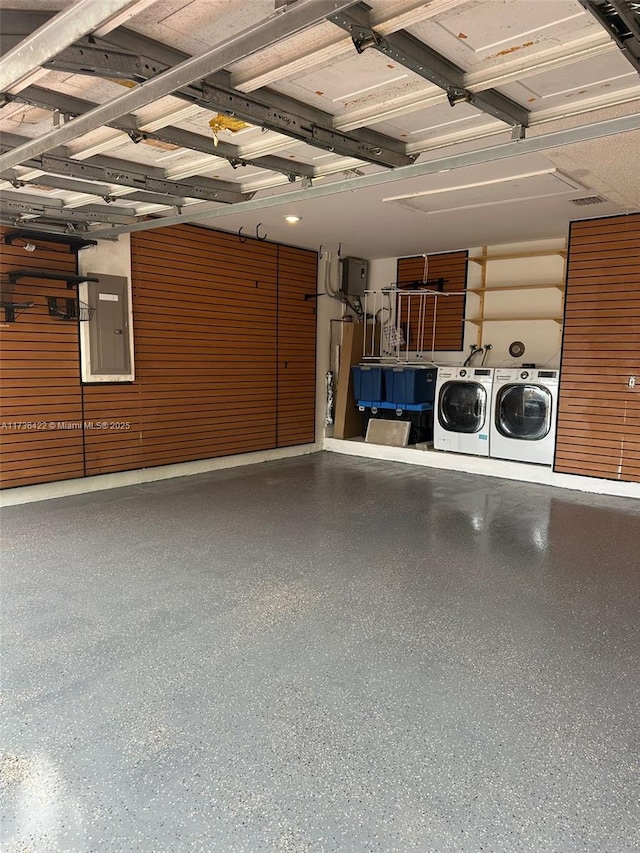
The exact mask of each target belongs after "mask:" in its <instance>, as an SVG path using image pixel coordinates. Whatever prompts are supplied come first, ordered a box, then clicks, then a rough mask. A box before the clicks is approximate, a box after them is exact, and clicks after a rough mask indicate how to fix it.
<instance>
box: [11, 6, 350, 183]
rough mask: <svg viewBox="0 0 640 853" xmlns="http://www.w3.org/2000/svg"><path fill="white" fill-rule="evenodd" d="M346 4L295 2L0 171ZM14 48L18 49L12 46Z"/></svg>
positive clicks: (38, 143) (20, 153)
mask: <svg viewBox="0 0 640 853" xmlns="http://www.w3.org/2000/svg"><path fill="white" fill-rule="evenodd" d="M348 5H350V3H345V2H336V0H297V3H295V4H294V5H293V6H292V7H290V8H288V9H287V11H286V12H284V13H283V14H281V15H278V16H277V17H275V18H274V17H271V18H267V19H265V20H263V21H262V22H261V23H259V24H257V25H256V26H253V27H250V28H249V29H247V30H244V31H243V32H242V33H239V34H238V35H236V36H233V37H232V38H230V39H228V40H227V41H225V42H223V43H221V44H219V45H217V46H216V47H214V48H212V49H211V50H207V51H205V52H204V53H202V54H200V55H199V56H195V57H192V58H191V59H187V60H185V61H184V62H182V63H180V64H179V65H177V66H175V67H174V68H171V69H170V70H168V71H165V72H164V73H162V74H159V75H158V76H157V77H155V78H153V79H152V80H149V81H147V82H146V83H143V84H142V86H140V87H139V88H136V89H131V90H129V91H127V92H125V93H124V94H122V95H120V96H119V97H117V98H114V99H113V100H111V101H108V102H107V103H105V104H102V105H101V106H99V107H96V108H95V109H93V110H91V111H90V112H88V113H86V114H85V115H83V116H79V117H78V118H75V119H72V120H71V121H70V122H67V123H66V124H65V125H63V126H62V127H59V128H57V129H55V130H52V131H50V132H49V133H46V134H44V136H41V137H40V138H39V139H37V140H31V141H29V142H27V143H25V144H23V145H21V146H19V147H18V148H16V149H13V150H11V151H9V152H7V153H6V154H2V155H0V171H2V170H4V169H10V168H11V167H12V166H16V165H18V164H20V163H22V162H24V161H25V160H28V159H31V158H33V157H36V156H38V155H39V154H43V153H45V152H47V151H50V150H51V149H52V148H55V147H56V146H59V145H63V144H65V143H66V142H70V141H71V140H73V139H76V138H77V137H78V136H81V135H83V134H85V133H88V132H89V131H91V130H95V129H96V128H98V127H101V126H102V125H105V124H108V123H109V122H110V121H113V120H114V119H116V118H119V117H120V116H122V115H125V114H126V113H128V112H130V111H133V110H136V109H138V108H140V107H143V106H145V105H146V104H149V103H151V102H152V101H155V100H157V99H158V98H162V97H164V96H165V95H169V94H171V93H172V92H174V91H176V90H177V89H180V88H181V87H183V86H188V85H189V84H190V83H192V82H193V81H194V80H198V79H200V78H202V77H203V76H206V75H207V74H210V73H212V72H214V71H218V70H221V69H223V68H225V67H227V66H228V65H230V64H231V63H233V62H235V61H236V60H238V59H239V58H241V57H243V56H247V55H250V54H252V53H255V52H256V51H258V50H261V49H263V48H265V47H268V46H269V45H272V44H275V43H277V42H279V41H281V40H282V39H283V38H285V37H287V36H289V35H292V34H294V33H297V32H300V31H301V30H303V29H306V28H307V27H309V26H312V25H313V24H315V23H318V22H319V21H322V20H325V19H326V17H327V16H328V15H330V14H332V13H334V12H335V11H339V10H340V9H342V8H344V7H346V6H348ZM17 49H18V50H19V49H20V47H19V46H18V48H17Z"/></svg>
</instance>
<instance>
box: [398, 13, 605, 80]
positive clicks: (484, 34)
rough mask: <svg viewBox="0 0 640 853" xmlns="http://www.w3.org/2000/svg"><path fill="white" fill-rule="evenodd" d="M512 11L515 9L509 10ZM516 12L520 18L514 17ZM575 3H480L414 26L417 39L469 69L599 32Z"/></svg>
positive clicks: (412, 31) (593, 22)
mask: <svg viewBox="0 0 640 853" xmlns="http://www.w3.org/2000/svg"><path fill="white" fill-rule="evenodd" d="M508 7H510V8H508ZM516 8H517V14H513V12H515V10H516ZM598 30H599V27H598V24H597V23H596V22H595V21H594V19H593V18H591V17H590V16H589V15H588V14H587V13H586V12H585V11H584V10H583V8H582V7H581V6H580V5H579V3H577V2H575V0H537V2H528V3H525V2H519V0H515V2H514V0H510V2H509V3H505V2H504V0H479V1H478V0H476V2H470V3H466V4H465V5H464V6H462V7H460V8H459V9H456V10H454V11H452V12H451V13H449V14H444V15H442V16H441V17H439V18H438V20H437V21H429V22H426V23H419V24H415V25H414V26H413V27H411V28H410V31H411V33H412V34H413V35H415V36H416V37H417V38H419V39H420V40H421V41H424V42H427V43H428V44H430V45H431V46H432V47H433V48H435V49H436V50H439V51H440V52H441V53H444V54H445V55H446V56H447V57H448V58H449V59H451V60H452V61H453V62H456V63H457V64H458V65H460V66H461V67H462V68H464V69H465V70H467V71H472V70H474V69H475V68H477V67H478V65H479V64H480V63H489V62H495V61H496V60H500V59H502V58H503V57H511V56H513V55H514V54H516V53H519V52H523V53H524V54H526V53H527V52H529V53H533V52H537V51H540V50H541V49H544V48H546V47H549V46H554V45H559V44H560V43H561V41H562V40H563V39H566V38H567V37H569V36H571V37H572V38H576V37H578V36H579V35H580V36H583V35H586V34H587V33H590V32H593V31H596V32H597V31H598Z"/></svg>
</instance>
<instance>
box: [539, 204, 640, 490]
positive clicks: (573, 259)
mask: <svg viewBox="0 0 640 853" xmlns="http://www.w3.org/2000/svg"><path fill="white" fill-rule="evenodd" d="M639 353H640V214H631V215H626V216H616V217H608V218H604V219H595V220H587V221H582V222H574V223H572V225H571V230H570V240H569V253H568V259H567V290H566V301H565V323H564V333H563V350H562V368H561V378H560V397H559V404H558V427H557V440H556V458H555V470H556V471H560V472H563V473H569V474H581V475H588V476H593V477H603V478H605V479H613V480H626V481H631V482H639V481H640V355H639ZM630 376H637V377H638V380H637V387H635V388H630V387H629V384H628V382H629V377H630Z"/></svg>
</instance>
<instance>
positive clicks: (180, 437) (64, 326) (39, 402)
mask: <svg viewBox="0 0 640 853" xmlns="http://www.w3.org/2000/svg"><path fill="white" fill-rule="evenodd" d="M316 263H317V256H316V254H315V253H314V252H309V251H305V250H300V249H290V248H288V247H279V246H278V245H276V244H273V243H267V242H261V241H258V240H252V239H249V240H247V241H246V242H243V243H240V241H239V240H238V237H237V236H235V235H230V234H224V233H221V232H216V231H211V230H209V229H203V228H197V227H193V226H178V227H175V228H170V229H159V230H157V231H151V232H145V233H144V234H135V235H133V236H132V297H133V311H134V346H135V368H136V378H135V381H134V382H132V383H95V384H88V385H84V386H82V385H81V382H80V358H79V346H78V326H77V324H76V323H62V322H59V321H55V320H53V319H52V318H49V316H48V313H47V309H46V307H45V304H46V299H45V297H46V296H47V295H57V296H64V297H66V296H68V295H69V292H68V291H67V288H66V284H64V283H61V284H60V285H58V283H57V282H45V283H37V285H36V283H35V282H27V284H28V285H29V288H28V289H29V292H30V293H35V288H36V287H37V296H38V299H37V301H38V305H37V307H36V308H35V309H34V310H32V311H30V312H29V314H28V315H24V316H23V317H21V318H19V320H18V321H17V322H16V323H14V324H11V326H8V325H4V326H3V328H2V332H3V335H2V338H1V339H0V355H1V356H2V386H3V387H2V405H3V418H2V419H3V421H4V422H6V423H7V424H8V423H10V422H11V423H13V422H15V423H16V424H19V423H22V422H25V423H28V422H34V423H36V422H44V423H48V422H49V421H50V420H51V421H55V423H56V429H47V430H44V429H42V430H40V429H38V430H34V429H31V428H28V427H25V428H22V429H19V428H15V429H13V428H12V429H9V428H7V429H5V430H3V431H2V436H1V437H2V438H3V439H4V442H3V451H4V453H3V457H2V461H3V465H2V474H3V479H2V485H3V486H15V485H28V484H32V483H42V482H48V481H53V480H59V479H65V478H70V477H77V476H83V475H92V474H103V473H110V472H114V471H124V470H130V469H135V468H141V467H148V466H154V465H164V464H170V463H175V462H186V461H192V460H197V459H204V458H210V457H216V456H227V455H231V454H235V453H245V452H250V451H256V450H265V449H269V448H273V447H276V446H280V447H284V446H287V445H290V444H299V443H303V442H307V441H313V438H314V430H313V424H314V407H315V322H316V319H315V302H314V301H313V300H310V301H307V302H305V300H304V294H305V293H314V292H315V290H316ZM29 266H30V267H31V268H34V269H35V268H37V269H47V270H58V269H59V270H61V271H63V272H64V273H67V274H68V273H72V274H75V272H76V258H75V255H74V254H72V253H70V252H68V250H67V249H66V247H58V246H54V247H53V248H51V247H49V248H48V249H45V248H42V247H40V246H39V248H38V251H37V252H36V253H34V254H33V255H30V254H26V253H25V252H24V251H23V249H22V247H21V246H17V247H15V248H11V249H10V248H9V247H3V257H2V271H3V279H4V277H5V276H4V273H5V272H6V271H7V270H9V269H15V268H27V267H29ZM279 275H280V277H279ZM23 291H24V288H22V290H20V292H18V291H17V295H18V296H22V295H23ZM279 349H280V351H279ZM279 358H281V360H279ZM58 422H64V423H63V424H62V425H61V426H60V427H59V428H58V427H57V424H58ZM64 424H69V425H71V426H80V425H81V426H82V428H80V429H75V428H74V429H64V428H63V426H64Z"/></svg>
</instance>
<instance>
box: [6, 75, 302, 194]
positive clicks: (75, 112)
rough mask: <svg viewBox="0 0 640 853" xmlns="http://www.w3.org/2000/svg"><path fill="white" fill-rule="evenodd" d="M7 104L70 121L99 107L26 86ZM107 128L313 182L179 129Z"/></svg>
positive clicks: (131, 122)
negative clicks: (48, 112)
mask: <svg viewBox="0 0 640 853" xmlns="http://www.w3.org/2000/svg"><path fill="white" fill-rule="evenodd" d="M8 100H9V101H15V102H17V103H23V104H29V105H30V106H35V107H42V108H43V109H47V110H56V111H58V112H60V113H62V114H63V115H65V116H73V117H75V116H80V115H84V114H85V113H87V112H89V111H90V110H92V109H94V108H95V107H96V106H98V105H97V104H95V103H93V102H92V101H85V100H84V99H81V98H74V97H72V96H71V95H65V94H62V93H60V92H53V91H52V90H51V89H42V88H40V87H39V86H29V87H28V88H26V89H23V90H22V91H21V92H19V93H18V94H17V95H10V96H8ZM109 127H113V128H115V129H117V130H122V131H124V132H125V133H127V134H128V135H129V136H130V137H131V139H132V140H133V141H134V142H141V141H142V140H144V139H156V140H158V141H160V142H166V143H168V144H170V145H177V146H178V147H180V148H185V149H187V150H191V151H199V152H201V153H203V154H211V155H213V156H216V157H223V158H224V159H225V160H228V161H229V162H230V163H231V165H232V166H234V167H237V166H245V165H254V166H257V167H258V168H261V169H268V170H269V171H273V172H280V173H282V174H284V175H286V176H287V177H288V178H289V180H295V178H296V177H307V178H312V177H313V176H314V175H315V169H314V167H313V166H309V165H307V164H306V163H297V162H295V161H291V160H286V159H285V158H284V157H275V156H265V157H254V158H245V157H243V156H242V155H241V154H240V150H239V148H238V146H237V145H232V144H231V143H229V142H223V141H219V142H218V145H217V146H216V145H215V144H214V140H213V138H212V137H211V136H202V135H201V134H199V133H191V132H190V131H188V130H182V128H179V127H172V126H171V125H169V126H167V127H162V128H159V129H156V130H143V129H141V128H140V127H139V126H138V122H137V120H136V117H135V116H134V115H130V114H127V115H123V116H120V117H119V118H117V119H115V120H114V121H112V122H109Z"/></svg>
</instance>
